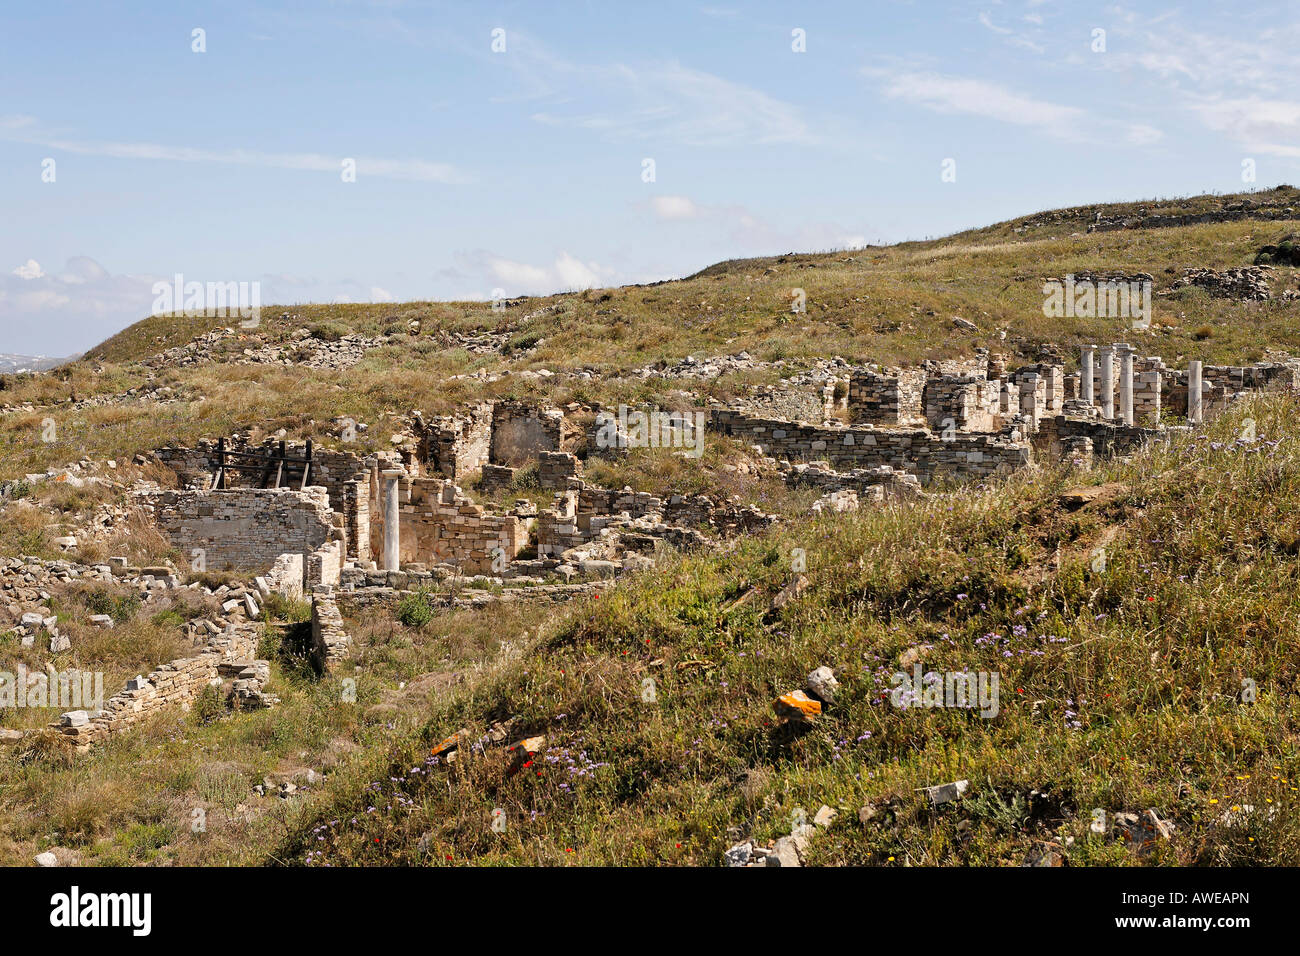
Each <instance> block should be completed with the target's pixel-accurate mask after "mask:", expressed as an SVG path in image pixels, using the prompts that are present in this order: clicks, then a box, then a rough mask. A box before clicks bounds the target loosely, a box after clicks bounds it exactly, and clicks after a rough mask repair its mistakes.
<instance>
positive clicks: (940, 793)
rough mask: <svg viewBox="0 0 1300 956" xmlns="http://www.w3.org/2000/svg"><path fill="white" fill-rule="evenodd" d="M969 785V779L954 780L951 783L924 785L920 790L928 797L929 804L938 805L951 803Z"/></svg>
mask: <svg viewBox="0 0 1300 956" xmlns="http://www.w3.org/2000/svg"><path fill="white" fill-rule="evenodd" d="M969 787H970V781H969V780H954V781H953V782H952V783H941V784H939V785H938V786H934V787H924V788H922V790H921V792H922V793H924V794H925V795H926V796H927V797H929V799H930V805H931V806H935V807H937V806H939V805H940V804H943V803H951V802H952V801H953V800H956V799H958V798H960V797H961V795H962V794H964V793H965V792H966V790H967V788H969Z"/></svg>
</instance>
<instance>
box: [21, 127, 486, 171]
mask: <svg viewBox="0 0 1300 956" xmlns="http://www.w3.org/2000/svg"><path fill="white" fill-rule="evenodd" d="M0 139H5V140H9V141H10V142H18V143H30V144H32V145H36V146H43V147H45V148H46V149H51V150H59V151H62V152H67V153H77V154H79V155H83V156H107V157H111V158H114V159H140V160H153V161H158V162H177V163H219V164H224V165H235V166H258V167H264V168H272V169H296V170H304V171H309V172H328V173H334V174H336V175H337V174H339V173H340V172H341V170H342V168H343V165H342V164H343V161H344V159H348V158H350V159H355V161H356V170H357V176H358V177H362V176H378V177H381V178H384V179H402V180H410V181H414V182H436V183H446V184H460V183H467V182H470V181H471V179H470V177H469V176H468V175H466V174H465V173H463V172H462V171H460V170H458V169H457V168H456V167H454V166H452V165H450V164H448V163H434V162H428V161H426V160H422V159H383V158H378V157H373V156H355V157H343V156H327V155H324V154H322V153H265V152H260V151H258V150H249V149H228V150H211V149H200V148H198V147H193V146H171V145H166V144H162V143H150V142H112V141H103V140H98V141H96V140H78V139H69V138H67V137H66V136H63V135H59V134H56V133H53V132H50V131H46V130H43V129H42V128H41V126H40V124H39V123H38V122H37V121H36V119H35V118H34V117H30V116H4V117H0Z"/></svg>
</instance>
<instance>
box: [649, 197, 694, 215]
mask: <svg viewBox="0 0 1300 956" xmlns="http://www.w3.org/2000/svg"><path fill="white" fill-rule="evenodd" d="M650 203H651V205H652V206H653V207H654V211H655V215H656V216H658V217H659V218H660V219H668V220H673V219H694V218H695V217H696V216H698V215H699V214H700V210H699V208H698V207H697V206H696V205H695V203H694V202H692V201H691V200H690V199H688V198H687V197H686V196H656V197H655V198H654V199H652V200H651V201H650Z"/></svg>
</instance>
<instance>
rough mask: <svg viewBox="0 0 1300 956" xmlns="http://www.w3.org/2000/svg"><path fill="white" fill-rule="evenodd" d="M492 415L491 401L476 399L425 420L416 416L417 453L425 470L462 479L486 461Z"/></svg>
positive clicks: (489, 444)
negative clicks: (460, 409)
mask: <svg viewBox="0 0 1300 956" xmlns="http://www.w3.org/2000/svg"><path fill="white" fill-rule="evenodd" d="M492 415H493V412H492V403H491V402H480V403H479V404H477V405H473V406H471V407H469V408H468V409H467V410H466V411H464V412H463V413H460V414H456V415H448V416H446V417H444V418H439V419H436V420H435V421H433V422H429V423H428V424H424V423H423V422H422V421H421V420H419V419H417V420H416V425H417V431H418V433H419V451H418V456H419V459H420V460H421V461H422V462H423V463H424V465H425V470H426V472H427V473H428V474H430V475H441V476H442V477H444V478H452V479H456V480H459V481H464V480H465V479H467V478H469V477H470V476H471V475H473V474H474V472H476V471H477V470H478V469H479V468H481V467H482V466H483V465H484V464H486V463H487V462H488V460H489V459H490V456H491V451H492ZM421 426H423V427H421Z"/></svg>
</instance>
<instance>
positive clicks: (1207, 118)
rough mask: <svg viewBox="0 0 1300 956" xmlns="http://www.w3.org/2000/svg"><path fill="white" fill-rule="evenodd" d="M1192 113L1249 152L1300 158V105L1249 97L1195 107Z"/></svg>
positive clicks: (1197, 104)
mask: <svg viewBox="0 0 1300 956" xmlns="http://www.w3.org/2000/svg"><path fill="white" fill-rule="evenodd" d="M1191 109H1192V111H1193V112H1194V113H1195V114H1196V115H1198V116H1199V117H1200V118H1201V121H1202V122H1203V123H1204V124H1205V125H1206V126H1207V127H1209V128H1210V129H1212V130H1214V131H1216V132H1219V133H1226V134H1228V135H1229V136H1231V137H1232V138H1233V139H1234V140H1236V141H1237V142H1238V143H1240V144H1242V145H1243V146H1244V147H1245V148H1246V149H1250V150H1253V151H1255V152H1259V153H1266V154H1271V155H1274V156H1300V102H1290V101H1287V100H1264V99H1260V98H1258V97H1249V98H1246V99H1235V100H1213V101H1205V102H1200V103H1194V104H1192V106H1191Z"/></svg>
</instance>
